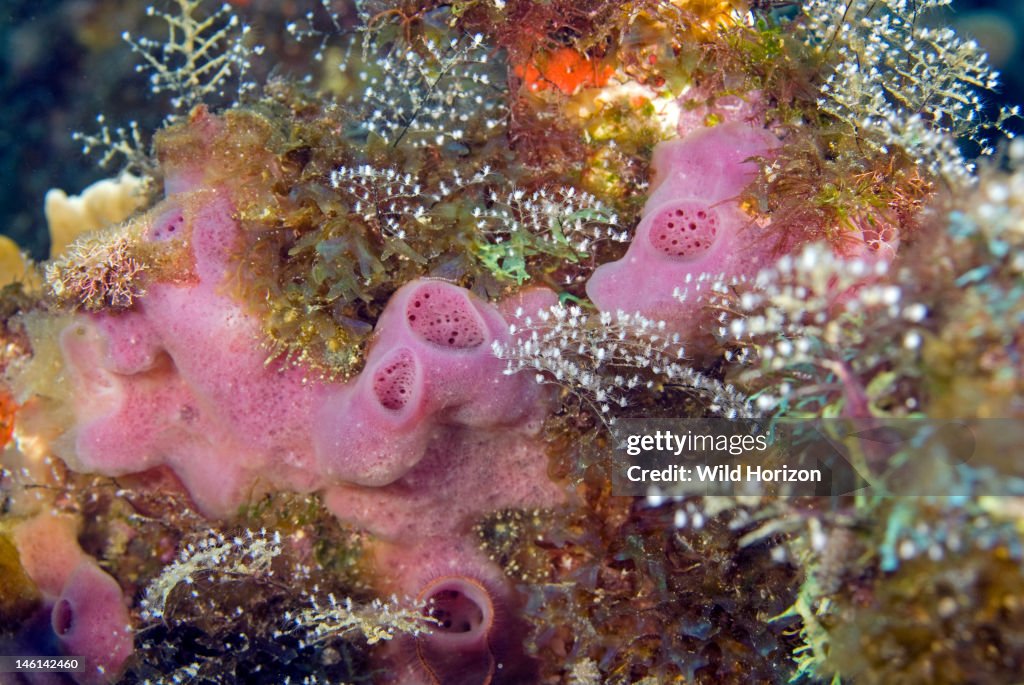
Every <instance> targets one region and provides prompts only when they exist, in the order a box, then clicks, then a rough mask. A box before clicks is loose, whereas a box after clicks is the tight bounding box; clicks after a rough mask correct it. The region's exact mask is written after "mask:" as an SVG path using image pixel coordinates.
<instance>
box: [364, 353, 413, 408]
mask: <svg viewBox="0 0 1024 685" xmlns="http://www.w3.org/2000/svg"><path fill="white" fill-rule="evenodd" d="M418 380H419V373H418V369H417V367H416V360H415V358H413V355H412V352H410V351H409V350H407V349H404V348H403V349H400V350H398V351H397V352H396V353H395V354H394V355H392V357H391V358H390V359H388V360H385V362H384V363H383V364H381V366H380V367H379V368H378V369H377V371H376V373H374V376H373V392H374V394H375V395H376V396H377V400H378V401H379V402H380V403H381V406H383V407H384V408H385V409H390V410H392V411H399V410H401V409H404V408H405V406H406V405H407V404H408V403H409V400H410V399H412V397H413V395H414V394H415V393H416V385H417V382H418Z"/></svg>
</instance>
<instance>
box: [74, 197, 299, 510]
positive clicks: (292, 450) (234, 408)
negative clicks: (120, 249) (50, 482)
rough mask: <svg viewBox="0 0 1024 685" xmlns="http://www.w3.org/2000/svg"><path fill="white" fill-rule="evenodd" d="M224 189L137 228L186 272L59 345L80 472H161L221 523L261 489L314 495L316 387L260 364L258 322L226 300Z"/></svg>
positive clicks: (293, 371) (231, 225) (88, 322)
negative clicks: (71, 392) (174, 251)
mask: <svg viewBox="0 0 1024 685" xmlns="http://www.w3.org/2000/svg"><path fill="white" fill-rule="evenodd" d="M233 212H234V209H233V206H232V204H231V202H230V200H229V199H228V196H227V194H226V193H225V192H220V191H215V190H200V191H192V192H184V193H181V194H178V195H175V196H172V197H170V198H169V199H167V200H165V201H164V202H163V203H162V204H161V205H160V206H158V207H157V208H156V209H155V210H154V211H153V212H151V213H150V214H149V215H147V216H144V217H142V218H140V219H137V221H140V222H143V226H142V227H141V230H140V231H139V232H140V234H141V235H142V237H141V240H143V241H147V242H150V243H168V242H170V243H178V245H179V248H178V249H180V250H182V251H183V252H185V254H187V257H188V258H187V260H186V262H187V263H188V264H189V265H190V269H189V271H190V273H189V272H187V271H186V273H179V274H176V277H175V280H174V281H173V282H155V283H152V284H151V285H150V286H149V287H148V289H147V292H146V293H145V294H144V295H143V296H141V297H140V298H139V299H138V301H137V303H136V305H135V307H134V308H133V309H132V310H130V311H127V312H121V313H99V314H91V315H83V316H79V317H77V318H76V320H75V322H74V323H72V324H71V325H70V326H69V327H68V328H67V329H66V330H65V331H64V333H63V335H62V337H61V345H62V348H63V351H64V357H65V360H66V362H67V365H68V368H69V376H70V378H71V380H72V382H73V383H74V385H75V387H76V392H75V401H76V406H75V413H76V419H77V425H76V428H75V430H74V432H73V434H72V436H71V437H72V442H73V450H72V451H64V452H62V453H61V455H60V456H62V457H64V458H65V460H66V461H68V463H69V464H71V465H72V466H73V467H74V468H76V469H78V470H82V471H89V472H97V473H103V474H106V475H112V476H117V475H123V474H127V473H137V472H140V471H144V470H146V469H149V468H153V467H155V466H161V465H166V466H168V467H170V468H171V469H172V470H173V471H174V473H175V474H176V475H177V477H178V478H180V479H181V481H182V482H183V484H184V485H185V487H186V488H187V489H188V491H189V493H190V495H191V496H192V498H193V500H194V501H195V502H196V504H197V505H198V506H199V508H200V509H202V510H203V511H204V512H205V513H207V514H210V515H215V516H223V515H226V514H230V513H231V512H232V511H233V510H234V508H235V507H237V506H238V504H240V503H241V502H242V501H244V499H245V497H247V496H249V495H250V494H251V492H252V486H253V484H254V483H256V482H258V481H262V482H273V483H275V484H276V485H277V486H278V487H281V486H285V487H291V488H293V489H296V490H308V489H313V488H314V487H316V486H317V485H318V483H319V481H318V478H317V474H316V473H315V470H313V469H312V466H313V464H314V459H313V455H312V452H311V446H310V444H309V439H308V434H309V423H310V421H311V415H312V405H313V402H314V398H315V390H314V387H313V386H312V385H311V384H307V383H305V382H304V379H305V376H306V375H307V372H306V371H305V370H303V369H299V368H281V367H279V366H276V365H274V364H270V365H267V364H265V362H266V352H265V351H264V350H263V349H261V345H260V340H261V329H260V323H259V320H258V318H256V317H255V316H254V315H253V314H251V313H249V312H248V311H247V310H245V308H244V306H243V304H242V303H240V302H238V301H236V300H235V299H233V298H231V297H230V296H228V295H227V294H226V293H225V281H226V279H227V278H228V276H229V274H230V273H231V269H232V268H233V267H232V264H233V263H234V259H235V255H236V252H237V249H238V245H239V244H240V240H241V237H242V236H241V229H240V228H239V227H238V224H237V222H235V220H234V219H233V217H232V214H233Z"/></svg>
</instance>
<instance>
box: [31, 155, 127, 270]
mask: <svg viewBox="0 0 1024 685" xmlns="http://www.w3.org/2000/svg"><path fill="white" fill-rule="evenodd" d="M145 200H146V198H145V194H144V193H143V192H142V179H140V178H138V177H137V176H133V175H132V174H122V175H121V176H119V177H118V178H117V179H110V178H106V179H103V180H102V181H97V182H96V183H93V184H92V185H91V186H89V187H88V188H86V189H85V190H83V191H82V194H81V195H72V196H70V197H69V196H68V194H67V193H65V192H64V191H63V190H60V189H58V188H53V189H51V190H50V191H49V192H47V193H46V199H45V201H44V205H43V213H44V214H45V215H46V223H47V224H48V225H49V227H50V258H51V259H52V258H54V257H59V256H60V255H62V254H64V251H65V250H66V249H67V246H68V245H70V244H71V243H72V242H73V241H74V240H75V238H77V237H78V236H80V235H82V234H83V233H86V232H88V231H95V230H97V229H100V228H104V227H106V226H111V225H113V224H117V223H120V222H122V221H124V220H125V219H127V218H128V217H129V216H131V215H132V214H133V213H134V212H135V211H136V210H138V209H140V208H141V207H142V205H143V204H144V202H145Z"/></svg>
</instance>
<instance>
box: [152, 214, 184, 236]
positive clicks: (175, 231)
mask: <svg viewBox="0 0 1024 685" xmlns="http://www.w3.org/2000/svg"><path fill="white" fill-rule="evenodd" d="M184 228H185V214H184V212H183V211H182V210H181V208H180V207H176V208H174V209H172V210H171V211H169V212H164V213H163V214H162V215H160V216H159V217H158V218H157V220H156V221H155V222H154V223H153V226H152V228H150V229H149V233H148V235H147V236H146V237H147V238H149V239H150V240H152V241H153V242H157V243H162V242H167V241H169V240H174V239H175V238H177V237H179V236H180V235H181V234H182V233H183V229H184Z"/></svg>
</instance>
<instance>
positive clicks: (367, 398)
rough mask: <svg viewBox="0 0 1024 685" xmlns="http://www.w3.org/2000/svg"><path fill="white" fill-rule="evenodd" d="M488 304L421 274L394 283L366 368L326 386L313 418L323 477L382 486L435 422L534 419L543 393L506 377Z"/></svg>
mask: <svg viewBox="0 0 1024 685" xmlns="http://www.w3.org/2000/svg"><path fill="white" fill-rule="evenodd" d="M507 327H508V324H507V323H506V321H505V319H504V318H503V317H502V315H501V314H500V313H499V312H498V310H497V309H495V308H494V307H492V306H491V305H489V304H487V303H485V302H482V301H480V300H478V299H477V298H475V297H474V296H473V295H471V294H470V293H469V292H468V291H467V290H465V289H463V288H459V287H457V286H454V285H451V284H450V283H446V282H444V281H439V280H429V279H422V280H418V281H413V282H412V283H408V284H406V285H405V286H403V287H402V288H400V289H399V290H398V291H397V292H396V293H395V294H394V296H393V297H392V298H391V301H390V302H388V306H387V308H386V309H385V311H384V313H383V314H382V315H381V318H380V321H378V324H377V330H376V335H377V339H376V341H375V343H374V345H373V348H372V349H371V350H370V352H369V354H368V356H367V360H366V370H365V371H364V372H363V373H362V374H361V375H360V376H359V378H358V379H356V381H355V382H354V384H353V385H352V386H351V387H345V388H336V389H332V388H325V389H324V395H323V398H322V401H321V402H319V403H318V405H319V410H318V412H317V419H316V421H315V422H314V423H315V428H314V434H313V439H314V442H315V448H316V454H317V457H318V459H319V463H320V467H321V470H322V471H323V473H325V474H326V475H327V476H328V477H329V478H330V479H332V480H341V481H345V482H348V483H357V484H360V485H372V486H380V485H386V484H388V483H391V482H393V481H395V480H396V479H398V478H400V477H401V476H402V475H404V474H405V473H407V472H408V471H409V470H410V469H411V468H412V467H413V466H414V465H415V464H416V463H417V462H418V461H419V460H420V459H421V458H422V457H423V454H424V452H425V450H426V446H427V443H428V442H429V440H430V439H431V436H432V435H434V434H435V433H436V431H437V429H438V427H439V426H442V425H459V426H465V427H475V428H482V427H490V426H496V425H515V424H522V423H523V422H524V421H529V420H530V419H531V417H536V416H537V412H538V410H539V409H540V408H542V406H543V405H542V403H541V402H540V400H541V397H542V393H541V390H540V389H539V388H538V386H537V385H536V384H535V383H534V382H533V381H532V380H531V379H530V378H528V377H525V376H507V375H505V373H504V368H505V367H504V363H503V362H502V361H501V360H499V359H497V358H496V357H495V356H494V353H493V352H492V351H491V343H492V342H493V341H495V340H501V341H505V340H507V337H508V332H507Z"/></svg>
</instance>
